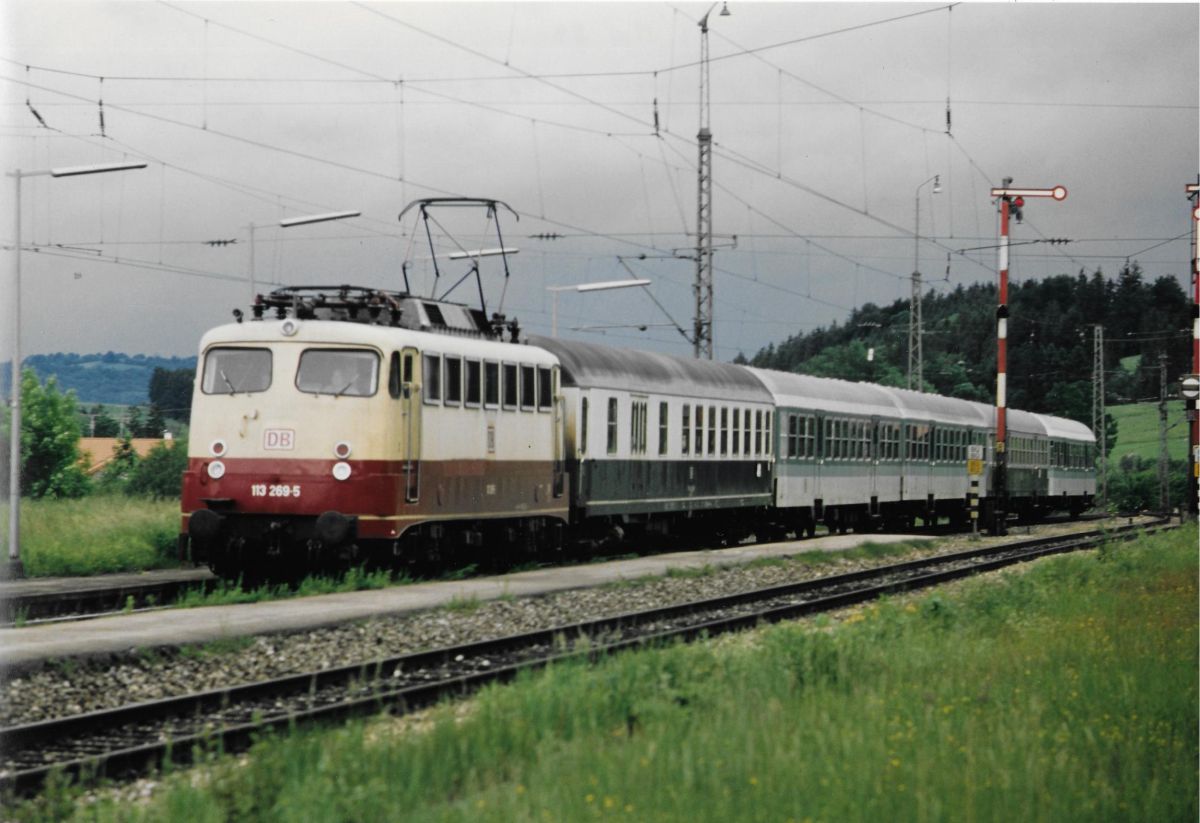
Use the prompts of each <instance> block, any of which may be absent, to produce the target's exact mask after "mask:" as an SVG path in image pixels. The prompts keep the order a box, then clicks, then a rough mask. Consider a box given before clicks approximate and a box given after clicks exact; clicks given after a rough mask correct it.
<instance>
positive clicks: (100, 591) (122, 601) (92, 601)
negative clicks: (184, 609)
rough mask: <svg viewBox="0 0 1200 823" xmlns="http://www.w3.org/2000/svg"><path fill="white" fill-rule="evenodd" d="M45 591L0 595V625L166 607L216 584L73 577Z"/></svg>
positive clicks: (195, 580) (184, 579) (207, 580)
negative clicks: (184, 595) (109, 581)
mask: <svg viewBox="0 0 1200 823" xmlns="http://www.w3.org/2000/svg"><path fill="white" fill-rule="evenodd" d="M59 582H60V585H59V586H58V587H57V588H54V589H51V590H46V591H33V592H14V593H11V594H6V596H4V597H0V627H9V626H13V625H16V624H18V623H20V624H21V625H34V624H37V623H50V622H55V621H60V620H85V619H87V618H91V617H102V616H105V615H111V614H120V613H122V612H130V611H144V610H148V609H155V608H163V607H164V606H167V605H170V604H171V603H173V602H174V601H175V600H177V599H178V598H179V597H180V596H181V595H183V594H184V593H185V592H188V591H203V592H205V593H207V592H210V591H212V590H213V589H214V588H216V585H217V580H216V578H213V577H205V578H197V577H196V576H194V575H191V576H187V577H181V579H167V580H154V581H147V582H131V581H123V582H121V583H116V584H109V583H107V582H105V581H104V580H103V578H95V577H92V578H86V577H84V578H72V579H69V580H62V581H59Z"/></svg>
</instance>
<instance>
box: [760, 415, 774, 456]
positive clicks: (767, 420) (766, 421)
mask: <svg viewBox="0 0 1200 823" xmlns="http://www.w3.org/2000/svg"><path fill="white" fill-rule="evenodd" d="M774 419H775V413H774V412H772V411H766V412H764V413H763V454H765V455H766V456H767V457H770V456H771V452H773V451H774V450H775V446H774V444H773V442H772V440H771V421H772V420H774Z"/></svg>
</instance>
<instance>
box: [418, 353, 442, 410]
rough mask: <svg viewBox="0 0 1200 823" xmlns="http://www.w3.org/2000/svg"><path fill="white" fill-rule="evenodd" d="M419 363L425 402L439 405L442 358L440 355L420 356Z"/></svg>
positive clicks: (440, 399) (440, 398)
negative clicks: (423, 377) (422, 367)
mask: <svg viewBox="0 0 1200 823" xmlns="http://www.w3.org/2000/svg"><path fill="white" fill-rule="evenodd" d="M422 357H423V358H424V359H423V360H422V361H421V362H422V364H423V365H424V373H425V402H426V403H440V402H441V401H442V356H441V355H440V354H426V355H422Z"/></svg>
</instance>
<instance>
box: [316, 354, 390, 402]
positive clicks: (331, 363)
mask: <svg viewBox="0 0 1200 823" xmlns="http://www.w3.org/2000/svg"><path fill="white" fill-rule="evenodd" d="M378 383H379V355H377V354H376V353H375V352H372V351H363V350H356V349H305V350H304V351H303V352H301V354H300V368H298V369H297V370H296V388H298V389H299V390H300V391H302V392H305V393H307V394H332V395H333V396H334V397H341V396H343V395H344V396H347V397H370V396H372V395H373V394H375V389H376V388H377V387H378Z"/></svg>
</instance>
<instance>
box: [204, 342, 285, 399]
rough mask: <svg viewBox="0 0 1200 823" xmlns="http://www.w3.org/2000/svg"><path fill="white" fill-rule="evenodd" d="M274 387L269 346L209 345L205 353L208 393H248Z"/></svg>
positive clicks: (206, 387) (205, 388)
mask: <svg viewBox="0 0 1200 823" xmlns="http://www.w3.org/2000/svg"><path fill="white" fill-rule="evenodd" d="M270 387H271V350H270V349H234V348H214V349H209V350H208V353H207V354H206V355H204V381H203V382H202V383H201V384H200V388H201V390H202V391H203V392H204V393H205V394H249V393H250V392H260V391H266V390H267V389H269V388H270Z"/></svg>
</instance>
